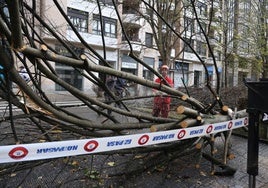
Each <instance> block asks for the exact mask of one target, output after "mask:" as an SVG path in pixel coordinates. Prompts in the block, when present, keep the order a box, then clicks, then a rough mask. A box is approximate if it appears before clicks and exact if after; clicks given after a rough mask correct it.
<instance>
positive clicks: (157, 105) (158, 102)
mask: <svg viewBox="0 0 268 188" xmlns="http://www.w3.org/2000/svg"><path fill="white" fill-rule="evenodd" d="M168 70H169V67H168V66H167V65H162V66H161V68H160V73H161V75H162V76H163V78H164V79H165V80H163V78H157V79H155V82H156V83H159V84H163V85H168V86H170V87H173V80H172V79H171V78H170V77H169V76H168ZM154 92H156V94H157V96H156V97H154V105H153V111H152V115H153V116H154V117H163V118H167V117H168V113H169V111H170V102H171V98H170V97H169V96H162V95H161V92H159V91H157V90H154Z"/></svg>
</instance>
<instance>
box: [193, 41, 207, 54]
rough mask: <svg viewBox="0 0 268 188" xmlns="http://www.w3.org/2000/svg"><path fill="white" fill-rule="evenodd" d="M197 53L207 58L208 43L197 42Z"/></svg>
mask: <svg viewBox="0 0 268 188" xmlns="http://www.w3.org/2000/svg"><path fill="white" fill-rule="evenodd" d="M196 52H197V53H198V54H200V55H203V56H205V55H206V52H207V48H206V43H204V42H201V41H197V42H196Z"/></svg>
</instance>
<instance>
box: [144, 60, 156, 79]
mask: <svg viewBox="0 0 268 188" xmlns="http://www.w3.org/2000/svg"><path fill="white" fill-rule="evenodd" d="M143 61H144V62H145V63H146V64H147V65H149V66H150V67H152V68H153V67H154V61H155V59H154V58H151V57H143ZM143 78H144V79H147V80H154V74H153V73H152V72H151V71H149V70H148V69H147V68H146V67H144V68H143Z"/></svg>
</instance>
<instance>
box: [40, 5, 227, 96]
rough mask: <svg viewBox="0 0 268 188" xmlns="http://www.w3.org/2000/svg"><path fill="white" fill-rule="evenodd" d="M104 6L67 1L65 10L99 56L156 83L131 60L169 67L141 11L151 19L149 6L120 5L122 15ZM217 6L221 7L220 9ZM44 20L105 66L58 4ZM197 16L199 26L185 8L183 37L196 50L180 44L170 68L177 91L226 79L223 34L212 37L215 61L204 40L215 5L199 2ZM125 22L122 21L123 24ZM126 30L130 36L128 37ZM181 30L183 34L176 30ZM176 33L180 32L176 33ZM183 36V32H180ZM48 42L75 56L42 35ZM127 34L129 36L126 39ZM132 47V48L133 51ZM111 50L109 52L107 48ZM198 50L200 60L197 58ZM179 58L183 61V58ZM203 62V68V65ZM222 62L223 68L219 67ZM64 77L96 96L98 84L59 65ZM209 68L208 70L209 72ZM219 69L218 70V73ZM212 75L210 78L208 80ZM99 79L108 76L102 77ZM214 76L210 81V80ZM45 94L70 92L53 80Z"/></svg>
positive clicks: (46, 10)
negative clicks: (148, 14)
mask: <svg viewBox="0 0 268 188" xmlns="http://www.w3.org/2000/svg"><path fill="white" fill-rule="evenodd" d="M99 2H100V4H97V3H96V1H77V0H62V1H60V3H61V8H62V9H63V10H64V11H65V12H66V14H67V16H68V18H69V20H70V21H71V23H72V24H73V25H74V27H75V28H76V30H77V31H78V32H79V34H80V36H81V37H82V38H83V40H84V42H85V43H86V44H87V45H89V46H90V47H91V48H93V49H94V50H95V51H96V53H98V54H99V55H100V56H102V57H103V58H104V59H106V60H107V62H109V64H110V66H111V67H113V68H114V69H117V70H122V71H125V72H128V73H132V74H135V75H137V76H139V77H143V78H145V79H149V80H154V79H155V76H154V75H153V74H152V72H150V71H149V70H148V69H147V68H145V67H144V66H142V65H141V64H140V63H138V62H136V61H135V60H134V59H132V58H131V57H130V56H129V55H128V54H129V53H130V50H132V51H133V52H134V53H135V54H137V56H138V57H139V58H140V59H141V60H142V61H144V62H145V63H146V64H147V65H149V66H150V67H152V68H154V69H155V70H158V68H159V66H160V65H161V64H162V63H163V62H162V58H161V56H160V53H159V51H158V50H157V44H156V41H155V40H154V34H153V32H152V27H150V25H149V24H148V22H147V21H146V19H145V18H144V17H141V16H140V15H139V14H137V11H134V10H140V11H141V12H142V11H143V13H144V14H146V13H148V12H146V11H148V7H147V9H146V6H145V5H144V4H139V2H140V1H129V0H118V1H116V2H117V11H115V9H114V6H113V3H112V1H111V0H100V1H99ZM217 6H220V5H219V4H218V5H217ZM39 10H40V12H39V13H40V16H41V17H42V18H43V19H44V20H49V22H50V23H51V24H52V25H53V26H54V27H56V30H57V32H58V33H60V34H61V36H62V37H63V38H64V40H66V41H68V43H69V44H71V46H72V49H73V50H74V51H75V52H77V54H86V56H87V57H88V58H89V59H90V61H92V62H94V63H95V64H102V62H100V61H99V60H98V58H96V55H95V54H94V53H93V54H92V51H88V50H87V49H86V48H85V47H84V46H85V45H82V44H81V41H80V39H79V38H78V37H77V35H76V33H75V32H74V31H73V29H72V28H71V27H70V25H68V23H67V22H66V20H65V19H64V17H63V16H62V15H60V13H59V11H58V9H57V8H56V6H55V5H54V3H53V1H41V2H40V4H39ZM196 10H197V11H196V12H197V13H196V14H198V16H199V17H200V18H203V19H200V20H205V21H200V22H197V21H196V19H194V17H195V16H196V15H195V14H194V12H193V11H189V9H188V8H187V7H185V8H183V11H182V16H181V19H180V23H179V26H178V27H180V28H179V30H178V31H179V32H180V36H181V37H182V38H183V39H184V41H186V42H187V43H188V44H190V45H191V47H192V49H191V48H190V47H189V46H188V45H185V44H184V42H183V40H180V41H178V44H179V45H178V46H177V47H176V46H174V49H173V50H172V51H171V54H170V58H171V59H172V61H171V62H172V63H171V64H170V65H169V66H170V76H171V77H172V78H173V80H174V86H175V88H179V87H183V86H184V85H186V86H195V87H203V86H204V85H205V84H206V81H207V80H209V81H210V82H211V83H212V85H215V84H216V81H215V80H216V77H217V75H216V73H218V76H219V77H218V78H219V79H221V80H222V78H223V68H224V67H223V65H222V57H221V52H222V49H221V48H220V47H219V45H217V41H220V40H221V39H222V35H221V33H220V32H216V30H214V32H213V33H212V34H210V35H209V36H210V37H213V38H214V41H216V42H214V43H211V44H210V45H211V49H212V50H213V54H214V55H213V56H212V55H211V53H210V51H209V49H208V47H207V45H206V38H204V37H203V34H202V32H205V33H206V31H207V28H208V22H207V21H206V19H205V18H207V17H208V15H209V11H210V5H209V4H207V3H206V1H198V2H197V3H196ZM118 16H119V17H120V19H119V18H118ZM214 16H215V17H216V16H217V17H220V16H221V15H220V14H219V13H215V15H214ZM122 26H123V28H124V32H123V31H122ZM176 29H177V28H176ZM176 29H175V30H176ZM176 31H177V30H176ZM40 33H42V35H41V36H42V37H43V39H44V40H45V41H46V42H47V43H49V44H50V45H51V46H53V47H54V49H55V51H57V52H58V53H60V54H62V55H66V56H69V55H70V56H71V54H68V51H67V50H66V49H65V48H64V47H63V46H61V45H59V44H58V43H57V39H54V38H52V37H51V36H50V35H49V34H46V33H45V32H43V31H42V30H41V31H40ZM125 33H126V34H127V35H125ZM129 42H130V43H131V46H130V45H129ZM104 46H105V48H104ZM193 49H194V50H195V52H196V53H197V54H198V56H197V55H196V54H195V53H193ZM178 54H179V55H178ZM200 58H201V59H202V62H203V63H201V62H200ZM215 61H216V62H217V67H215V66H214V65H213V62H215ZM53 66H54V68H55V70H56V72H57V73H58V74H59V76H60V77H61V78H62V79H63V80H65V81H67V82H69V83H71V84H73V85H75V86H76V87H77V88H78V89H80V90H82V91H84V92H87V93H90V92H93V90H92V87H94V86H93V84H92V82H90V81H89V80H85V79H83V77H82V76H81V74H80V72H79V70H75V69H73V68H71V67H67V66H63V65H61V64H58V63H56V64H54V65H53ZM205 67H206V68H205ZM216 68H217V70H215V69H216ZM206 72H208V74H206ZM94 74H95V75H96V76H98V77H100V78H101V77H102V76H103V75H98V74H97V73H94ZM207 75H208V76H207ZM42 82H44V83H46V84H43V85H44V87H46V88H44V89H46V90H47V91H51V92H54V91H56V92H64V89H63V88H61V87H60V86H58V85H53V83H52V82H51V83H50V81H49V80H46V79H45V78H44V80H43V81H42ZM139 87H140V86H137V87H136V88H135V92H139V93H140V94H143V93H142V92H147V90H144V89H141V88H139Z"/></svg>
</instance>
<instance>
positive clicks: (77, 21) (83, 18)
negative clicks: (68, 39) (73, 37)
mask: <svg viewBox="0 0 268 188" xmlns="http://www.w3.org/2000/svg"><path fill="white" fill-rule="evenodd" d="M67 15H68V18H69V19H70V21H71V22H72V24H73V25H74V27H75V28H76V29H77V31H79V32H88V13H87V12H84V11H81V10H76V9H72V8H68V10H67ZM69 29H70V26H69Z"/></svg>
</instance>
